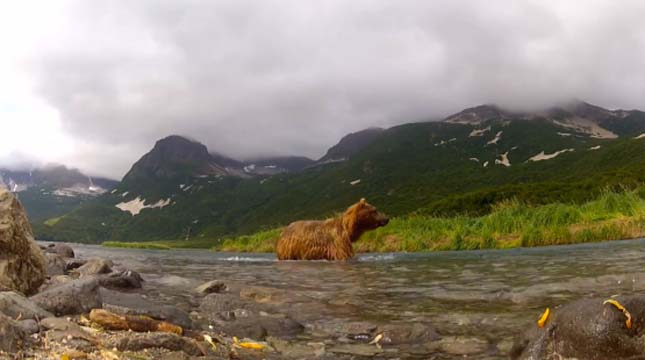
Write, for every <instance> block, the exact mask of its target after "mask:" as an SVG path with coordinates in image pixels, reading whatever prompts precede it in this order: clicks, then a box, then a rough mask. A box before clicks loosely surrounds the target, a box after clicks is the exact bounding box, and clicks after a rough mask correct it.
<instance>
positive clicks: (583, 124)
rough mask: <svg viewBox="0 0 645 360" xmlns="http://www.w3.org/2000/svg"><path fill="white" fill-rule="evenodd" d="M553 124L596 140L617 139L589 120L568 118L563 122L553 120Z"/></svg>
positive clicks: (611, 133) (616, 136) (614, 135)
mask: <svg viewBox="0 0 645 360" xmlns="http://www.w3.org/2000/svg"><path fill="white" fill-rule="evenodd" d="M553 123H555V124H556V125H559V126H562V127H564V128H567V129H572V130H574V131H576V132H579V133H582V134H586V135H589V136H591V137H593V138H597V139H616V138H618V135H616V134H614V133H613V132H611V131H609V130H607V129H605V128H602V127H600V126H599V125H598V124H596V123H595V122H593V121H591V120H588V119H585V118H581V117H574V118H569V119H567V120H564V121H559V120H553Z"/></svg>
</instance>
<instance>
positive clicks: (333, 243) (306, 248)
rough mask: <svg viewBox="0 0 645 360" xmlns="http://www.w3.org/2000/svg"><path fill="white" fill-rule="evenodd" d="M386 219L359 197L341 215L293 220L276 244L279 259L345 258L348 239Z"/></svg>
mask: <svg viewBox="0 0 645 360" xmlns="http://www.w3.org/2000/svg"><path fill="white" fill-rule="evenodd" d="M388 221H389V219H388V217H387V216H385V215H384V214H383V213H380V212H379V211H377V210H376V208H375V207H374V206H372V205H370V204H368V203H367V201H365V199H361V200H360V201H359V202H357V203H356V204H354V205H352V206H350V207H349V208H348V209H347V210H346V211H345V213H343V214H342V215H340V216H338V217H335V218H332V219H327V220H323V221H296V222H293V223H291V224H290V225H289V226H287V227H286V228H285V229H284V231H283V232H282V236H280V239H279V240H278V243H277V245H276V253H277V255H278V259H280V260H347V259H350V258H352V257H353V256H354V249H353V248H352V243H353V242H355V241H357V240H358V239H359V238H360V237H361V235H362V234H363V233H364V232H365V231H367V230H372V229H376V228H378V227H380V226H385V225H387V223H388Z"/></svg>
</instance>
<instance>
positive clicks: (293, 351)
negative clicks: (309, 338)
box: [267, 337, 325, 359]
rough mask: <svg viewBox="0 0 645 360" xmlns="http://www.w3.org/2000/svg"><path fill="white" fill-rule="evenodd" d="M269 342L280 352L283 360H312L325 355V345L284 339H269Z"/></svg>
mask: <svg viewBox="0 0 645 360" xmlns="http://www.w3.org/2000/svg"><path fill="white" fill-rule="evenodd" d="M267 342H269V344H270V345H271V346H272V347H273V348H274V349H275V350H276V351H278V352H279V353H280V354H281V356H282V358H288V359H311V358H314V357H320V356H321V355H322V354H324V353H325V345H324V344H322V343H308V344H303V343H301V342H288V341H285V340H282V339H277V338H273V337H268V338H267Z"/></svg>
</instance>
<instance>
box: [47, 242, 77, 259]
mask: <svg viewBox="0 0 645 360" xmlns="http://www.w3.org/2000/svg"><path fill="white" fill-rule="evenodd" d="M45 251H46V252H48V253H52V254H58V255H60V256H62V257H63V258H73V257H74V250H73V249H72V248H71V247H70V246H69V245H66V244H61V243H54V244H49V246H47V247H46V248H45Z"/></svg>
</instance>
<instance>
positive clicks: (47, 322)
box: [40, 317, 84, 332]
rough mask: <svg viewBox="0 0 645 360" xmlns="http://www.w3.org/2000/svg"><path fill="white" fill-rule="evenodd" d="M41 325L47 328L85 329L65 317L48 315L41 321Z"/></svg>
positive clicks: (61, 329)
mask: <svg viewBox="0 0 645 360" xmlns="http://www.w3.org/2000/svg"><path fill="white" fill-rule="evenodd" d="M40 325H42V327H44V328H45V329H47V330H60V331H70V332H74V331H84V330H83V329H82V328H81V326H80V325H78V324H77V323H74V322H71V321H69V320H67V319H64V318H57V317H48V318H45V319H42V320H41V321H40Z"/></svg>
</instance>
